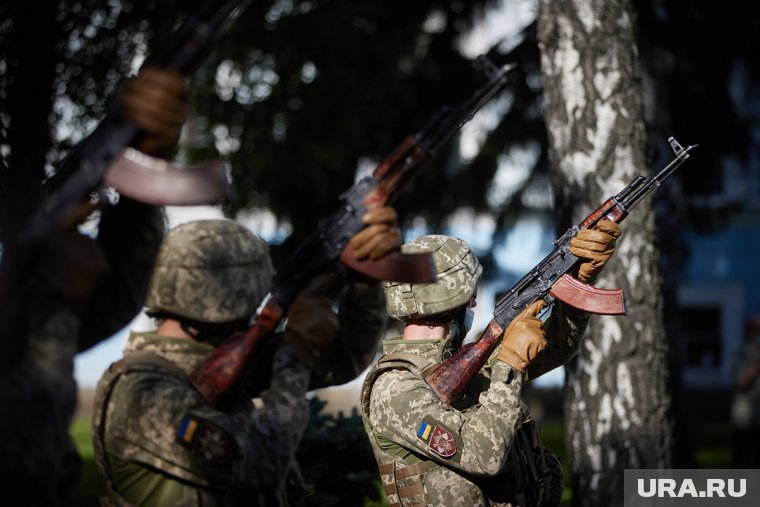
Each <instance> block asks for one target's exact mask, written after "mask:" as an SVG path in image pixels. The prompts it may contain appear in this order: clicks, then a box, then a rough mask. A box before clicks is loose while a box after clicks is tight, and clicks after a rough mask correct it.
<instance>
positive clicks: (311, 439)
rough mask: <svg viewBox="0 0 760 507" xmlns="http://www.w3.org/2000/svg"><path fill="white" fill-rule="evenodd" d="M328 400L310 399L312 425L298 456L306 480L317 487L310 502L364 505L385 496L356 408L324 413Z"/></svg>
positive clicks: (335, 504)
mask: <svg viewBox="0 0 760 507" xmlns="http://www.w3.org/2000/svg"><path fill="white" fill-rule="evenodd" d="M325 405H326V402H324V401H322V400H320V399H319V398H317V397H313V398H311V399H310V407H309V408H310V418H309V426H308V427H307V428H306V432H305V433H304V436H303V439H302V440H301V446H300V447H299V449H298V454H297V459H298V462H299V464H300V465H301V470H302V472H303V475H304V478H305V479H306V482H307V483H309V484H310V485H311V486H312V487H313V488H314V491H315V493H314V495H313V496H310V497H308V498H307V505H313V506H320V507H328V506H343V505H363V504H364V502H365V501H366V502H370V503H372V502H380V501H382V500H383V497H382V492H381V490H378V489H377V484H376V483H377V481H378V478H379V475H378V471H377V464H376V462H375V457H374V455H373V453H372V447H371V446H370V445H369V440H367V435H366V433H365V431H364V425H363V424H362V418H361V415H359V414H358V413H357V412H356V411H355V410H354V411H353V413H352V414H351V415H350V416H348V417H346V416H344V415H343V414H339V415H338V416H337V417H334V416H332V415H328V414H322V413H321V412H322V409H323V408H324V407H325Z"/></svg>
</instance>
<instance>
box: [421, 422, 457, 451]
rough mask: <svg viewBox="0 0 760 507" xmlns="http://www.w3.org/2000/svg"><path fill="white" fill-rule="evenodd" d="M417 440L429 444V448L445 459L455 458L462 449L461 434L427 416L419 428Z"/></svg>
mask: <svg viewBox="0 0 760 507" xmlns="http://www.w3.org/2000/svg"><path fill="white" fill-rule="evenodd" d="M417 438H419V439H420V440H422V441H423V442H425V444H427V448H428V449H430V450H431V451H432V452H434V453H435V454H437V455H438V456H441V457H443V458H455V459H456V456H457V453H458V452H459V450H460V449H461V448H462V439H461V437H460V436H459V434H458V433H457V432H456V431H454V430H452V429H451V428H448V427H447V426H446V425H444V424H443V423H441V422H440V421H437V420H436V419H433V418H432V417H430V416H426V417H425V418H424V419H423V420H422V422H421V423H420V425H419V426H417Z"/></svg>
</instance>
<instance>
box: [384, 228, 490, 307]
mask: <svg viewBox="0 0 760 507" xmlns="http://www.w3.org/2000/svg"><path fill="white" fill-rule="evenodd" d="M401 251H402V252H404V253H420V252H429V253H432V254H433V262H434V263H435V269H436V272H437V273H438V280H437V281H435V282H432V283H401V282H385V284H384V285H385V295H386V297H387V299H388V315H390V316H391V317H394V318H396V319H407V318H415V317H418V316H421V315H433V314H437V313H441V312H445V311H448V310H453V309H454V308H457V307H459V306H462V305H464V304H466V303H467V302H469V300H470V298H471V297H472V296H473V295H474V294H475V289H476V287H477V284H478V281H479V280H480V277H481V275H482V273H483V267H482V266H481V265H480V263H479V262H478V259H477V258H475V255H474V254H473V253H472V251H471V250H470V247H469V246H467V243H465V242H464V241H462V240H461V239H458V238H452V237H450V236H442V235H438V234H431V235H428V236H422V237H421V238H418V239H415V240H414V241H411V242H409V243H407V244H405V245H403V246H402V247H401Z"/></svg>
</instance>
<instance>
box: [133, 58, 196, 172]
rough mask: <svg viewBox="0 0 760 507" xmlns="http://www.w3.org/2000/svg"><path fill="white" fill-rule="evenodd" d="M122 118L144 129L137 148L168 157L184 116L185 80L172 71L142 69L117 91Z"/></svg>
mask: <svg viewBox="0 0 760 507" xmlns="http://www.w3.org/2000/svg"><path fill="white" fill-rule="evenodd" d="M118 100H119V104H121V107H122V110H123V112H124V117H125V118H126V119H127V120H129V121H130V122H132V123H133V124H134V125H135V126H136V127H138V128H139V129H140V130H141V131H142V132H143V137H142V138H141V139H140V141H139V143H138V145H137V146H136V148H137V149H138V150H140V151H142V152H144V153H147V154H148V155H153V156H155V157H164V158H170V157H171V156H173V155H174V152H175V151H176V149H177V141H179V136H180V133H181V132H182V125H183V124H184V123H185V120H186V119H187V90H186V86H185V80H184V78H183V77H182V75H181V74H179V73H178V72H175V71H170V70H163V69H156V68H145V69H143V70H141V71H140V73H139V74H138V75H137V76H135V77H133V78H130V79H129V80H127V81H126V83H124V87H123V88H122V89H121V90H120V91H119V95H118Z"/></svg>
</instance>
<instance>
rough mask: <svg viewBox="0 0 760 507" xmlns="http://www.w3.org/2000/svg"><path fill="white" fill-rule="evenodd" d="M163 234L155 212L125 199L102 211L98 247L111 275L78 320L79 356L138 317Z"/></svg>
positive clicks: (161, 220)
mask: <svg viewBox="0 0 760 507" xmlns="http://www.w3.org/2000/svg"><path fill="white" fill-rule="evenodd" d="M163 230H164V223H163V217H162V216H161V211H160V209H159V208H157V207H155V206H148V205H146V204H142V203H139V202H137V201H133V200H131V199H129V198H127V197H124V196H122V197H121V198H120V200H119V202H118V204H116V206H114V207H112V208H109V209H106V210H104V211H103V215H102V217H101V221H100V227H99V234H98V242H99V243H100V245H101V246H102V248H103V250H104V252H105V255H106V258H107V259H108V263H109V266H110V269H109V271H108V275H107V278H106V280H105V281H104V282H103V283H102V284H101V285H100V286H99V287H98V289H97V290H96V292H95V294H94V295H93V297H92V298H91V300H90V304H89V305H88V307H87V310H86V313H85V316H84V318H83V319H82V331H81V334H80V340H79V341H80V343H79V350H80V351H82V350H85V349H87V348H89V347H91V346H93V345H95V344H96V343H98V342H100V341H101V340H103V339H105V338H108V337H109V336H111V335H113V334H114V333H116V332H117V331H119V330H120V329H122V328H123V327H124V326H126V325H127V324H129V322H130V321H131V320H132V319H133V318H134V317H135V316H136V315H137V314H138V313H140V310H141V309H142V307H143V304H144V302H145V297H146V295H147V291H148V284H149V283H150V277H151V275H152V273H153V265H154V263H155V259H156V255H157V254H158V248H159V246H160V243H161V238H162V236H163Z"/></svg>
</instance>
